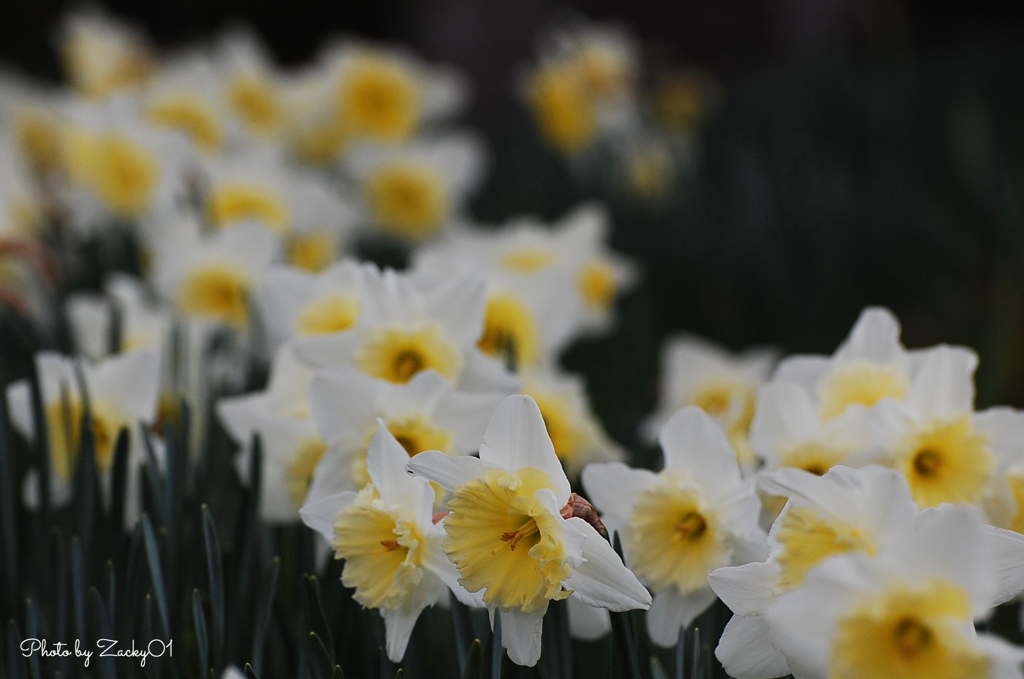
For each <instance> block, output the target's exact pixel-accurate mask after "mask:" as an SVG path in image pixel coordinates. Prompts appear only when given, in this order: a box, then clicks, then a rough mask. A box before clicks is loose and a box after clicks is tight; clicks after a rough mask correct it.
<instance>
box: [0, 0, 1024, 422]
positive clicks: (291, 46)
mask: <svg viewBox="0 0 1024 679" xmlns="http://www.w3.org/2000/svg"><path fill="white" fill-rule="evenodd" d="M101 4H102V5H103V6H105V7H107V8H108V9H110V10H112V11H113V12H114V13H116V14H118V15H121V16H124V17H126V18H129V19H131V20H132V21H134V22H137V23H138V24H139V25H141V26H142V27H144V28H145V29H146V30H147V31H148V32H149V34H150V35H151V36H152V37H153V39H154V41H155V42H156V44H157V45H158V46H160V47H162V48H170V47H172V46H175V45H180V44H182V43H184V42H187V41H194V40H201V39H204V38H208V37H211V36H214V35H215V34H216V32H217V31H218V30H219V29H221V28H223V27H224V26H226V25H228V23H229V22H230V21H231V20H233V19H238V18H241V19H244V20H245V21H247V22H248V23H250V24H251V25H253V26H254V27H255V28H256V29H257V30H258V31H259V32H260V33H261V34H262V35H263V36H264V38H265V39H266V40H267V42H268V44H269V45H270V47H271V49H272V50H273V52H274V53H275V55H276V56H277V57H278V59H279V60H280V61H281V63H282V64H284V65H298V64H301V63H302V62H303V61H304V60H307V59H310V58H311V57H313V56H314V54H315V53H316V50H317V49H318V47H319V46H320V45H321V44H322V43H323V41H324V39H325V38H326V37H327V36H330V35H333V34H336V33H339V32H342V33H351V34H357V35H361V36H365V37H369V38H375V39H383V40H387V41H395V42H402V43H406V44H408V45H411V46H412V47H413V48H415V49H416V50H418V51H419V52H421V53H422V54H424V55H425V56H427V57H428V58H430V59H433V60H438V61H444V62H449V63H452V64H455V65H457V66H459V67H461V68H463V69H464V70H465V71H466V72H467V74H468V75H469V77H470V79H471V81H472V85H473V91H474V99H473V104H472V107H471V109H470V111H469V112H468V113H467V115H466V117H465V122H466V123H467V124H469V125H470V126H472V127H475V128H477V129H479V130H481V131H482V132H483V133H484V134H485V135H486V136H487V138H488V139H489V141H490V143H491V144H492V148H493V152H494V153H493V161H492V169H491V174H490V181H489V183H488V185H487V187H486V188H485V190H484V191H483V193H482V195H480V196H479V198H478V199H477V201H476V204H475V205H474V211H475V213H476V216H477V217H479V218H480V219H484V220H489V221H498V220H501V219H504V218H505V217H508V216H510V215H512V214H516V213H524V212H529V213H536V214H540V215H543V216H545V217H549V218H551V217H556V216H558V215H559V214H561V213H562V212H563V211H564V210H565V209H566V208H568V207H570V206H571V205H573V204H574V203H575V202H577V201H578V200H580V199H581V198H583V197H585V195H586V194H587V193H588V192H587V191H585V190H581V189H580V188H579V187H577V186H576V185H574V183H573V182H572V181H571V180H570V179H569V177H568V175H567V173H566V172H565V170H564V168H563V164H562V163H561V162H560V161H559V159H558V158H557V157H555V156H554V155H553V154H552V153H551V152H550V151H548V150H547V149H546V148H545V147H544V146H543V144H542V143H541V142H540V141H539V140H538V138H537V136H536V134H535V132H534V130H533V127H532V124H531V122H530V120H529V118H528V116H527V115H526V114H525V112H524V111H523V109H522V107H521V105H520V104H519V102H518V100H517V99H516V97H515V93H514V87H513V85H514V83H515V80H516V74H517V72H518V69H520V68H521V67H522V66H523V65H525V64H528V63H529V62H530V60H531V58H532V56H533V54H534V46H535V44H536V36H537V34H538V32H539V31H541V30H542V29H543V28H544V27H546V26H548V25H549V24H550V22H551V21H552V20H555V19H558V18H560V17H563V16H565V14H566V13H567V12H572V11H575V12H578V13H581V14H583V15H585V16H587V17H590V18H592V19H618V20H621V21H622V22H623V23H624V24H625V25H627V26H629V27H630V28H631V29H632V31H633V33H634V34H635V35H636V36H637V37H638V38H639V39H640V40H641V43H642V49H643V53H644V56H645V58H646V59H647V60H648V61H649V62H651V63H653V64H664V63H666V62H675V63H679V64H694V65H699V66H703V67H706V68H708V69H710V70H711V71H712V72H714V73H715V74H716V75H717V76H718V77H719V78H720V79H721V82H722V85H723V103H722V106H721V107H720V109H719V110H718V111H717V113H715V114H714V115H713V116H712V117H710V118H709V119H708V120H707V121H706V122H705V123H704V126H703V129H702V132H701V138H702V141H701V150H700V155H699V160H698V167H697V170H696V172H695V173H694V175H693V176H692V177H691V178H689V179H688V180H687V181H685V182H682V183H681V184H680V185H679V186H678V187H677V188H676V189H675V190H674V191H673V194H674V200H673V201H672V202H671V204H670V205H669V206H668V207H665V208H662V209H646V208H645V207H644V206H638V205H636V204H630V203H624V202H622V201H617V200H616V198H615V197H614V196H602V197H603V198H606V199H607V200H608V201H609V202H610V203H611V204H612V206H613V209H614V211H615V216H616V228H615V233H614V236H613V242H614V245H615V246H616V247H617V248H618V249H620V250H622V251H624V252H626V253H628V254H630V255H631V256H633V257H635V258H636V259H637V260H638V261H639V262H640V264H641V266H642V268H643V270H644V283H643V285H642V286H641V287H640V288H639V289H638V290H637V291H635V292H634V293H632V294H631V295H629V296H628V297H627V298H626V299H625V300H624V301H623V304H622V308H621V323H620V330H619V332H617V333H616V334H614V335H613V336H611V337H608V338H606V339H603V340H600V341H591V342H584V343H582V344H580V345H578V346H577V347H575V348H574V349H573V350H571V351H570V353H569V355H568V356H567V357H566V363H567V365H568V367H570V368H571V369H574V370H579V371H582V372H584V373H585V374H586V375H587V376H588V378H589V379H590V382H591V392H592V395H593V397H594V400H595V407H596V408H597V410H598V412H600V413H601V414H602V415H603V416H604V419H605V422H606V423H607V424H608V426H609V429H610V430H611V432H612V433H613V435H615V436H616V438H619V439H620V440H623V441H628V440H631V439H632V436H633V432H634V431H635V429H634V428H635V424H636V422H638V421H639V419H640V418H642V417H643V414H644V413H645V412H647V411H649V409H650V407H651V404H652V401H653V398H654V395H655V391H656V386H655V385H656V371H657V355H658V348H659V346H660V343H661V341H662V339H663V338H664V337H665V336H666V335H667V334H669V333H671V332H675V331H679V330H683V329H686V330H690V331H694V332H698V333H701V334H704V335H706V336H708V337H711V338H713V339H715V340H717V341H720V342H723V343H725V344H726V345H728V346H730V347H732V348H736V349H738V348H741V347H743V346H745V345H749V344H753V343H773V344H777V345H779V346H781V347H783V348H784V349H786V350H788V351H815V352H830V351H832V350H833V349H834V347H835V346H836V344H837V343H838V342H840V341H841V340H842V338H843V337H844V336H845V335H846V333H847V332H848V330H849V327H850V325H851V324H852V323H853V321H854V320H855V318H856V316H857V314H858V313H859V311H860V309H861V308H862V307H864V306H865V305H868V304H884V305H887V306H889V307H890V308H892V309H893V310H894V311H895V312H896V313H897V315H898V316H899V317H900V318H901V319H902V321H903V323H904V328H905V332H904V339H905V341H906V343H907V344H908V345H910V346H922V345H926V344H932V343H936V342H941V341H946V342H951V343H964V344H970V345H971V346H974V347H975V348H977V349H978V351H979V353H980V354H981V358H982V363H981V368H980V369H979V402H980V405H991V404H994V403H1003V402H1008V403H1011V404H1013V405H1016V406H1024V351H1022V348H1024V344H1022V340H1024V325H1022V320H1024V316H1022V310H1024V274H1022V264H1024V240H1022V236H1024V232H1022V228H1021V227H1022V219H1024V202H1022V199H1024V195H1022V189H1024V162H1022V161H1024V41H1022V38H1024V32H1022V30H1024V23H1022V21H1021V19H1020V18H1019V17H1018V16H1017V15H1016V14H1014V13H1012V12H1011V11H1010V10H999V9H995V8H994V6H988V5H987V4H985V3H952V2H896V1H885V0H772V1H768V0H715V1H708V0H705V1H703V2H695V1H692V0H690V1H686V2H672V3H638V2H632V3H627V2H611V1H603V2H597V1H595V2H582V1H581V2H572V3H560V4H554V3H547V2H542V1H541V0H523V1H521V2H513V3H497V2H474V1H472V0H430V1H427V2H419V3H414V2H397V1H376V2H344V1H335V2H331V3H325V2H313V1H310V0H293V1H290V2H287V3H285V2H275V3H266V2H263V3H260V2H241V1H239V0H227V1H223V2H210V1H209V0H178V1H176V2H159V3H148V2H145V3H144V2H134V3H133V2H124V1H119V2H107V3H101ZM67 6H68V5H67V4H66V3H61V2H53V1H45V2H30V3H19V4H18V6H17V8H14V7H13V6H11V7H10V8H9V9H10V10H11V11H10V12H8V14H7V19H6V20H5V21H4V22H0V62H3V63H6V64H10V65H14V66H16V67H18V68H20V69H21V70H24V71H27V72H29V73H32V74H34V75H37V76H39V77H42V78H45V79H49V80H52V81H56V80H58V78H59V64H58V61H57V58H56V52H55V50H54V39H53V36H54V33H55V28H56V26H57V23H58V20H59V17H60V15H61V13H62V12H63V10H64V9H65V8H66V7H67ZM15 17H16V18H15Z"/></svg>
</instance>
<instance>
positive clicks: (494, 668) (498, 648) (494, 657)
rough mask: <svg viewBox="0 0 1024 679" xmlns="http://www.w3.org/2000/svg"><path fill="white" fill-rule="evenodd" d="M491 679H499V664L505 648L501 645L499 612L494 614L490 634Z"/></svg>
mask: <svg viewBox="0 0 1024 679" xmlns="http://www.w3.org/2000/svg"><path fill="white" fill-rule="evenodd" d="M491 639H492V646H491V679H501V662H502V660H503V659H504V657H505V648H504V647H503V646H502V645H501V612H500V611H495V612H494V631H493V632H492V633H491Z"/></svg>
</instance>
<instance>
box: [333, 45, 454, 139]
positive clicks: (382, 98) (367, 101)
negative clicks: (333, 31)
mask: <svg viewBox="0 0 1024 679" xmlns="http://www.w3.org/2000/svg"><path fill="white" fill-rule="evenodd" d="M322 63H323V64H324V68H325V69H327V70H328V72H330V73H332V74H333V77H334V78H335V82H336V83H337V84H336V90H335V104H334V107H335V108H334V110H335V116H336V120H337V125H339V126H340V127H341V128H342V129H344V130H345V131H346V132H347V134H348V135H349V137H350V138H352V139H354V140H366V141H385V142H396V141H403V140H408V139H410V138H412V137H413V136H414V135H415V134H416V133H417V132H419V131H420V130H422V129H423V128H425V127H429V126H430V125H431V124H432V123H434V122H437V121H440V120H443V119H445V118H448V117H451V116H452V115H454V114H456V113H457V112H458V111H459V110H460V109H461V108H462V107H463V106H464V104H465V101H466V98H467V91H466V90H467V88H466V85H465V83H464V82H463V79H462V78H461V76H459V75H458V74H457V73H455V72H454V71H453V70H451V69H448V68H443V67H437V66H430V65H427V64H426V63H424V62H423V61H422V60H420V59H418V58H416V57H415V56H413V55H412V54H409V53H408V52H406V51H404V50H400V49H397V48H389V47H380V46H373V45H369V44H366V43H359V42H356V41H353V40H348V41H345V42H343V43H340V44H336V45H333V46H331V47H329V48H328V49H327V51H326V52H325V54H324V56H323V57H322Z"/></svg>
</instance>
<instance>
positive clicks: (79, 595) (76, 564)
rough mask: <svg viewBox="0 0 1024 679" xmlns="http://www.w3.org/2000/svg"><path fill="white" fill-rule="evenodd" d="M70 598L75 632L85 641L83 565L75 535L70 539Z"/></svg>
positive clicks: (78, 542) (79, 543) (78, 541)
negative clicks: (73, 608)
mask: <svg viewBox="0 0 1024 679" xmlns="http://www.w3.org/2000/svg"><path fill="white" fill-rule="evenodd" d="M71 597H72V598H73V599H74V604H75V625H76V627H75V630H76V632H77V634H78V638H79V639H85V638H86V636H87V635H86V632H87V630H86V627H85V563H84V559H83V558H82V542H81V540H79V539H78V536H77V535H75V536H73V537H72V538H71Z"/></svg>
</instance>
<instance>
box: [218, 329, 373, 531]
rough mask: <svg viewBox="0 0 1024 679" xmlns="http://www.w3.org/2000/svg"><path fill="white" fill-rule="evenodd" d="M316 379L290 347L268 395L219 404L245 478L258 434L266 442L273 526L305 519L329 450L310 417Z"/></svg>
mask: <svg viewBox="0 0 1024 679" xmlns="http://www.w3.org/2000/svg"><path fill="white" fill-rule="evenodd" d="M312 378H313V374H312V372H311V371H310V370H309V369H307V368H306V367H305V366H304V365H303V364H302V363H301V362H300V361H299V360H298V359H296V358H295V356H294V353H293V352H292V348H291V346H289V345H287V344H286V345H283V346H282V347H281V348H280V349H278V351H277V353H276V355H275V356H274V362H273V364H272V366H271V371H270V382H269V384H268V385H267V388H266V389H265V390H263V391H260V392H256V393H253V394H246V395H244V396H233V397H229V398H223V399H221V400H220V401H218V402H217V407H216V410H217V415H218V417H219V418H220V421H221V423H222V424H223V425H224V428H225V429H226V430H227V432H228V434H229V435H230V436H231V438H232V439H234V441H235V443H237V444H238V445H240V446H241V449H242V454H241V455H239V456H238V459H237V463H238V470H239V472H240V473H241V475H242V476H243V478H247V477H248V473H249V468H250V465H251V458H250V456H251V455H252V448H251V444H252V439H253V434H258V435H259V437H260V443H261V446H262V454H263V460H262V461H263V466H262V469H261V478H262V484H261V488H260V515H261V516H262V517H263V518H264V519H266V520H268V521H273V522H287V521H297V520H298V519H299V515H298V511H299V508H300V507H302V505H303V503H304V502H305V500H306V491H307V490H308V489H309V485H310V483H311V482H312V480H313V473H314V471H316V467H317V465H318V464H319V463H320V460H321V458H323V456H324V452H325V451H326V450H327V445H326V444H325V443H324V441H323V439H322V438H321V437H320V435H319V434H318V433H317V429H316V427H315V425H314V422H313V419H312V418H311V417H310V408H309V402H308V400H307V390H308V387H309V383H310V380H311V379H312ZM357 487H361V485H360V486H357Z"/></svg>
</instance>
